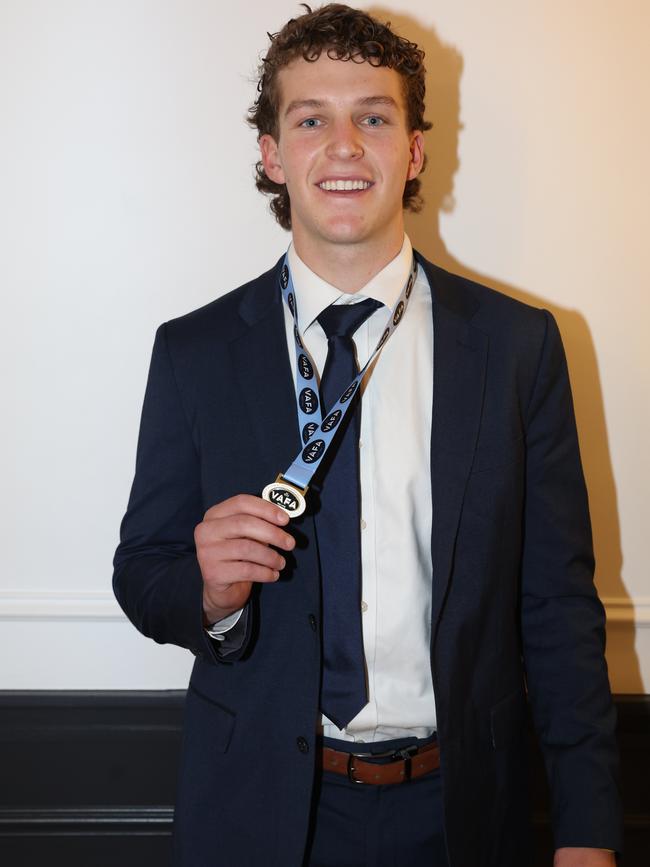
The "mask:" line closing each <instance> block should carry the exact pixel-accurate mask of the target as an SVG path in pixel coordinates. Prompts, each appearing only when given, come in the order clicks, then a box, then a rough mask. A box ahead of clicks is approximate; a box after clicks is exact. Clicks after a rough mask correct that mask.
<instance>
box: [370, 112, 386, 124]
mask: <svg viewBox="0 0 650 867" xmlns="http://www.w3.org/2000/svg"><path fill="white" fill-rule="evenodd" d="M383 122H384V120H383V118H381V117H377V115H376V114H371V115H370V117H367V118H366V123H367V124H368V126H381V125H382V124H383Z"/></svg>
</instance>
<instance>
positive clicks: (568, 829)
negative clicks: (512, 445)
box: [521, 311, 622, 851]
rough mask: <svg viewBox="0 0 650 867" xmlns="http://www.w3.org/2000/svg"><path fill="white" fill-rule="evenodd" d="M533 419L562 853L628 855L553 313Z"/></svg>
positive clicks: (599, 619)
mask: <svg viewBox="0 0 650 867" xmlns="http://www.w3.org/2000/svg"><path fill="white" fill-rule="evenodd" d="M544 313H545V317H546V334H545V338H544V344H543V347H542V351H541V356H540V361H539V367H538V370H537V375H536V381H535V385H534V389H533V392H532V397H531V400H530V404H529V406H528V410H527V418H526V446H527V468H526V506H525V519H524V553H523V568H522V598H521V609H522V642H523V652H524V663H525V666H526V678H527V685H528V692H529V699H530V702H531V706H532V711H533V718H534V722H535V727H536V729H537V733H538V736H539V740H540V744H541V748H542V752H543V755H544V760H545V764H546V771H547V776H548V780H549V786H550V793H551V809H552V822H553V830H554V837H555V846H556V848H559V847H560V846H593V847H602V848H609V849H615V850H617V851H620V850H621V848H622V833H621V824H622V822H621V806H620V798H619V792H618V756H617V747H616V739H615V726H616V716H615V710H614V707H613V704H612V700H611V694H610V688H609V682H608V677H607V665H606V662H605V657H604V650H605V616H604V611H603V607H602V605H601V603H600V601H599V599H598V596H597V593H596V589H595V587H594V583H593V572H594V559H593V550H592V539H591V527H590V520H589V508H588V502H587V494H586V489H585V484H584V478H583V473H582V466H581V462H580V453H579V448H578V437H577V432H576V426H575V419H574V412H573V403H572V398H571V390H570V385H569V377H568V371H567V365H566V359H565V356H564V350H563V347H562V341H561V338H560V334H559V331H558V329H557V325H556V324H555V321H554V319H553V317H552V316H551V314H550V313H548V312H546V311H545V312H544Z"/></svg>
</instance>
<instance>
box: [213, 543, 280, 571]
mask: <svg viewBox="0 0 650 867" xmlns="http://www.w3.org/2000/svg"><path fill="white" fill-rule="evenodd" d="M207 553H208V556H207V560H208V562H209V563H211V564H212V565H213V567H214V568H217V564H218V563H219V562H227V561H233V560H235V561H240V562H244V563H257V564H258V565H259V566H266V567H267V568H269V569H275V570H278V569H284V567H285V566H286V565H287V562H286V560H285V559H284V557H283V556H282V555H281V554H278V552H277V551H276V550H275V549H274V548H270V547H269V546H268V545H263V544H261V543H260V542H254V541H253V540H252V539H226V540H225V541H222V542H219V543H218V544H217V545H214V546H213V547H212V549H210V548H208V552H207ZM204 559H206V558H205V557H204Z"/></svg>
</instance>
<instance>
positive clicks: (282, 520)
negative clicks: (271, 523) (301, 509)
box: [275, 511, 289, 524]
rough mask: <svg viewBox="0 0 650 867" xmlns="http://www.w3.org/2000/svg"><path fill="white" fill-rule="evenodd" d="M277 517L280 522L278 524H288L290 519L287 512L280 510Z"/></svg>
mask: <svg viewBox="0 0 650 867" xmlns="http://www.w3.org/2000/svg"><path fill="white" fill-rule="evenodd" d="M275 519H276V521H277V522H278V524H286V523H288V521H289V516H288V515H287V513H286V512H283V511H279V512H277V513H276V516H275Z"/></svg>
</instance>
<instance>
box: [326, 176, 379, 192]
mask: <svg viewBox="0 0 650 867" xmlns="http://www.w3.org/2000/svg"><path fill="white" fill-rule="evenodd" d="M316 186H317V187H318V188H319V189H321V190H324V191H325V192H326V193H351V192H359V191H363V190H367V189H369V188H370V187H371V186H372V181H364V180H363V179H362V178H345V179H341V178H337V179H326V180H324V181H320V182H319V183H318V184H317V185H316Z"/></svg>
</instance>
